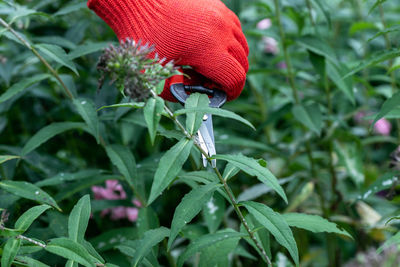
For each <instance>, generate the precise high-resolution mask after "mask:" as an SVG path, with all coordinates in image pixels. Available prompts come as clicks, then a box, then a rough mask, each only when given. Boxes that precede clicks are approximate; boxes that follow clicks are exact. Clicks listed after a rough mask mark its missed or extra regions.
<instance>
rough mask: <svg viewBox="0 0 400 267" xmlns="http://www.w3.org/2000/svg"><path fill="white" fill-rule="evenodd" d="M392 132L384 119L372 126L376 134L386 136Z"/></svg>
mask: <svg viewBox="0 0 400 267" xmlns="http://www.w3.org/2000/svg"><path fill="white" fill-rule="evenodd" d="M391 130H392V124H391V123H390V122H389V121H388V120H387V119H385V118H382V119H380V120H378V121H377V122H376V123H375V125H374V131H375V133H377V134H380V135H385V136H388V135H390V131H391Z"/></svg>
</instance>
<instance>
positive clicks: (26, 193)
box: [0, 180, 61, 211]
mask: <svg viewBox="0 0 400 267" xmlns="http://www.w3.org/2000/svg"><path fill="white" fill-rule="evenodd" d="M0 188H2V189H3V190H5V191H7V192H9V193H11V194H14V195H17V196H20V197H22V198H27V199H31V200H34V201H37V202H39V203H41V204H48V205H50V206H52V207H54V208H56V209H57V210H59V211H61V209H60V207H59V206H58V205H57V203H56V201H55V200H54V199H53V198H52V197H51V196H50V195H49V194H47V193H46V192H45V191H43V190H42V189H40V188H39V187H37V186H36V185H33V184H31V183H28V182H17V181H4V180H3V181H1V182H0Z"/></svg>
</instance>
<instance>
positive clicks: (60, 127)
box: [21, 122, 86, 156]
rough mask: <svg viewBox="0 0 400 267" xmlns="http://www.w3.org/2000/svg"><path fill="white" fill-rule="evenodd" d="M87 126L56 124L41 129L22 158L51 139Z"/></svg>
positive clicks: (70, 123) (26, 145) (30, 140)
mask: <svg viewBox="0 0 400 267" xmlns="http://www.w3.org/2000/svg"><path fill="white" fill-rule="evenodd" d="M85 126H86V125H85V124H84V123H80V122H55V123H52V124H50V125H48V126H46V127H44V128H42V129H40V130H39V131H38V132H37V133H36V134H35V135H33V136H32V137H31V138H30V139H29V140H28V142H27V143H26V144H25V146H24V147H23V148H22V151H21V156H25V155H27V154H28V153H30V152H32V151H33V150H35V149H36V148H38V147H39V146H40V145H41V144H43V143H45V142H46V141H48V140H49V139H50V138H52V137H54V136H56V135H58V134H60V133H63V132H66V131H69V130H72V129H83V130H86V129H85Z"/></svg>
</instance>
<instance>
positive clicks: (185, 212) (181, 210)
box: [168, 183, 221, 250]
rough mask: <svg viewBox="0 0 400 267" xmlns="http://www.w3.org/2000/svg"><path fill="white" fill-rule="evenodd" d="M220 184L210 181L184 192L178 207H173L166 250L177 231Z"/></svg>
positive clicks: (189, 219)
mask: <svg viewBox="0 0 400 267" xmlns="http://www.w3.org/2000/svg"><path fill="white" fill-rule="evenodd" d="M218 186H221V185H220V184H218V183H211V184H207V185H203V186H199V187H198V188H195V189H193V190H192V191H190V192H189V193H188V194H186V195H185V196H184V197H183V198H182V200H181V202H180V203H179V205H178V207H176V209H175V213H174V217H173V219H172V223H171V233H170V235H169V239H168V250H170V249H171V246H172V243H173V242H174V240H175V238H176V236H177V235H178V233H179V232H180V231H181V230H182V228H183V227H184V226H185V225H186V224H188V223H190V221H191V220H192V219H193V218H194V217H195V216H196V215H197V214H198V213H199V212H200V211H201V209H202V206H203V205H204V204H205V203H206V202H207V201H209V200H210V198H211V195H212V193H213V192H214V191H215V190H216V189H217V187H218Z"/></svg>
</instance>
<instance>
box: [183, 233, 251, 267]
mask: <svg viewBox="0 0 400 267" xmlns="http://www.w3.org/2000/svg"><path fill="white" fill-rule="evenodd" d="M245 236H246V235H245V234H243V233H238V232H236V231H234V230H232V229H229V228H228V229H226V230H222V231H218V232H216V233H213V234H207V235H203V236H201V237H199V238H198V239H196V240H194V241H193V242H191V243H190V245H189V246H187V248H186V250H185V251H184V252H183V253H182V254H181V255H180V256H179V258H178V262H177V266H178V267H181V266H182V265H183V263H184V262H185V261H186V260H187V259H188V258H190V257H191V256H193V255H194V254H196V253H197V252H200V251H202V250H203V249H206V248H208V247H210V246H214V245H216V244H218V243H220V242H223V241H225V240H229V239H233V240H234V241H235V242H236V240H237V241H239V239H240V238H242V237H245Z"/></svg>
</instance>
